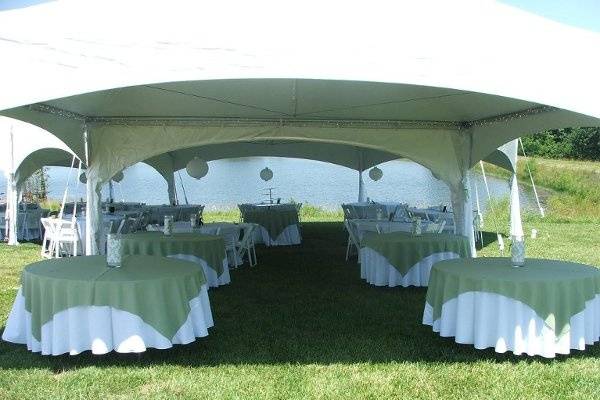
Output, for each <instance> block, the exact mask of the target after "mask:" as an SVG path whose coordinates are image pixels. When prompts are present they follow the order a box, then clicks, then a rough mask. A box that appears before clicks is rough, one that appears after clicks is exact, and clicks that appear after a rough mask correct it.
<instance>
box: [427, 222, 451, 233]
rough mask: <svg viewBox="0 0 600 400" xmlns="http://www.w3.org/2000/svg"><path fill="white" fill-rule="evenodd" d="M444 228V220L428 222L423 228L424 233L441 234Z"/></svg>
mask: <svg viewBox="0 0 600 400" xmlns="http://www.w3.org/2000/svg"><path fill="white" fill-rule="evenodd" d="M445 226H446V220H438V221H436V222H428V223H427V226H426V227H425V232H426V233H442V232H443V231H444V227H445Z"/></svg>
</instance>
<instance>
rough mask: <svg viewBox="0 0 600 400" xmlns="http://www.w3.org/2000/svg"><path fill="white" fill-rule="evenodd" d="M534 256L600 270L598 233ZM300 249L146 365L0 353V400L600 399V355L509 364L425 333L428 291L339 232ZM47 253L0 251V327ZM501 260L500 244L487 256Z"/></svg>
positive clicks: (579, 232) (316, 229) (238, 286)
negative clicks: (381, 284) (387, 284)
mask: <svg viewBox="0 0 600 400" xmlns="http://www.w3.org/2000/svg"><path fill="white" fill-rule="evenodd" d="M532 227H535V228H537V229H538V230H539V232H540V234H539V235H540V237H539V238H538V239H537V240H535V241H529V244H528V255H529V256H541V257H555V258H561V259H567V260H576V261H581V262H585V263H590V264H593V265H597V266H600V253H599V252H598V251H595V250H594V248H595V247H596V246H597V243H599V242H600V232H599V230H598V229H597V227H596V225H594V224H585V223H571V224H560V223H547V222H543V223H542V222H534V225H530V223H529V222H528V223H527V224H526V229H531V228H532ZM303 234H304V242H303V244H302V245H301V246H295V247H286V248H270V249H265V248H260V249H259V251H258V257H259V265H258V266H257V267H255V268H252V269H249V268H242V269H239V270H235V271H233V272H232V282H231V284H230V285H228V286H224V287H220V288H217V289H211V291H210V299H211V305H212V309H213V314H214V318H215V327H214V328H212V329H211V330H210V335H209V337H207V338H203V339H200V340H198V341H197V342H195V343H193V344H190V345H187V346H177V347H175V348H173V349H170V350H162V351H157V350H152V351H148V352H146V353H144V354H142V355H140V356H137V355H119V354H109V355H106V356H92V355H90V354H83V355H80V356H76V357H71V356H61V357H49V356H44V357H42V356H39V355H37V354H32V353H29V352H28V351H27V350H26V348H25V346H21V345H13V344H8V343H5V342H1V343H0V398H1V399H12V398H14V399H23V398H34V397H35V398H90V397H92V398H99V397H102V398H132V397H133V398H142V397H144V398H172V397H182V398H207V399H236V398H256V399H263V398H278V399H305V398H323V399H328V398H347V399H362V398H372V399H397V398H402V397H404V398H407V399H435V398H478V399H492V398H495V399H523V398H531V399H534V398H535V399H556V398H590V399H594V398H595V399H598V398H600V373H599V372H600V345H596V346H593V347H590V348H588V350H587V351H585V352H577V351H576V352H574V353H573V354H572V355H571V356H570V357H559V358H557V359H555V360H545V359H541V358H529V357H515V356H511V355H499V354H496V353H495V352H494V351H492V350H486V351H480V350H475V349H474V348H472V347H471V346H468V345H457V344H455V343H454V341H453V340H452V339H442V338H440V337H439V336H438V335H436V334H434V333H433V332H432V330H431V328H430V327H428V326H424V325H422V324H421V316H422V311H423V304H424V299H425V292H426V290H425V289H416V288H393V289H390V288H376V287H373V286H370V285H368V284H366V283H365V282H364V281H362V280H361V279H360V277H359V268H358V266H357V264H356V262H355V261H354V260H353V261H351V262H345V261H344V252H345V244H346V242H345V240H346V236H345V234H344V232H343V228H342V225H341V224H340V223H339V222H322V223H315V222H310V223H309V222H307V223H305V224H304V231H303ZM38 251H39V248H38V246H36V245H32V244H25V245H22V246H19V247H18V248H14V247H13V248H11V247H8V246H6V245H4V244H2V245H0V325H2V326H3V325H4V322H5V320H6V316H7V314H8V312H9V309H10V307H11V305H12V301H13V299H14V296H15V294H16V291H17V286H18V276H19V272H20V270H21V269H22V268H23V266H24V265H26V264H27V263H28V262H31V261H33V260H36V259H37V258H38ZM481 254H483V255H489V256H491V255H497V246H496V245H495V243H491V244H490V245H489V246H487V247H486V248H485V249H483V251H482V252H481Z"/></svg>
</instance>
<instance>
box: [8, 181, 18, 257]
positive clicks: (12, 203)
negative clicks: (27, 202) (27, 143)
mask: <svg viewBox="0 0 600 400" xmlns="http://www.w3.org/2000/svg"><path fill="white" fill-rule="evenodd" d="M7 183H8V184H7V187H8V188H9V190H8V195H9V196H8V200H9V201H8V205H7V210H6V213H7V215H8V218H9V221H8V244H9V245H11V246H15V245H18V244H19V242H18V240H17V239H18V232H19V231H18V230H17V229H18V227H17V215H18V212H19V211H18V210H19V191H18V190H17V181H16V179H15V174H13V173H11V174H9V175H8V182H7Z"/></svg>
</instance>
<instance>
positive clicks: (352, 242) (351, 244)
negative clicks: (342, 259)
mask: <svg viewBox="0 0 600 400" xmlns="http://www.w3.org/2000/svg"><path fill="white" fill-rule="evenodd" d="M344 226H345V227H346V230H347V231H348V245H347V246H346V261H348V258H350V256H351V255H352V248H355V249H356V254H358V253H359V252H360V240H359V239H358V237H357V236H356V233H355V232H354V229H353V228H352V226H351V225H350V221H348V220H345V221H344Z"/></svg>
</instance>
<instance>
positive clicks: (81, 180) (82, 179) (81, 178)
mask: <svg viewBox="0 0 600 400" xmlns="http://www.w3.org/2000/svg"><path fill="white" fill-rule="evenodd" d="M79 182H81V183H83V184H84V185H85V184H86V183H87V176H86V175H85V172H82V173H81V175H79Z"/></svg>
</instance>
